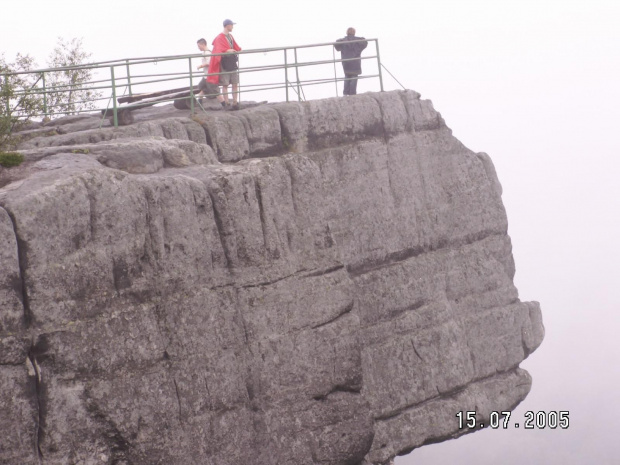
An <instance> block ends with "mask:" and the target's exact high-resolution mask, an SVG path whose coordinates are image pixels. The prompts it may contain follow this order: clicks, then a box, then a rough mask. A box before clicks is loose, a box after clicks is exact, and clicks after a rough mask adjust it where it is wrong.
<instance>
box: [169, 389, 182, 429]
mask: <svg viewBox="0 0 620 465" xmlns="http://www.w3.org/2000/svg"><path fill="white" fill-rule="evenodd" d="M172 381H173V382H174V391H175V393H176V396H177V404H178V405H179V423H181V424H183V409H182V407H181V394H180V393H179V385H178V384H177V380H176V378H172Z"/></svg>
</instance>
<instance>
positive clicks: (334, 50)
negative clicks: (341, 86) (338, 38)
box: [332, 45, 346, 97]
mask: <svg viewBox="0 0 620 465" xmlns="http://www.w3.org/2000/svg"><path fill="white" fill-rule="evenodd" d="M332 56H333V57H334V86H335V87H336V97H338V76H337V75H336V49H335V48H334V46H333V45H332ZM345 78H346V76H345Z"/></svg>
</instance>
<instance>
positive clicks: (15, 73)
mask: <svg viewBox="0 0 620 465" xmlns="http://www.w3.org/2000/svg"><path fill="white" fill-rule="evenodd" d="M35 67H36V64H35V61H34V59H33V58H32V57H31V56H29V55H22V54H19V53H18V54H17V56H16V58H15V61H14V62H12V63H8V62H7V61H6V60H5V59H4V56H0V77H1V81H0V150H5V149H10V148H12V146H13V145H14V144H15V140H14V139H13V137H12V134H13V133H14V132H15V131H16V130H17V129H19V127H20V126H21V125H23V124H25V123H26V122H28V121H29V120H30V119H31V118H33V117H34V116H37V115H40V114H41V113H42V112H43V100H42V98H41V96H40V95H39V94H38V93H37V92H38V91H39V90H38V85H39V84H40V81H41V79H42V76H41V75H40V74H36V73H26V72H27V71H30V70H31V69H32V68H35ZM20 73H22V74H20Z"/></svg>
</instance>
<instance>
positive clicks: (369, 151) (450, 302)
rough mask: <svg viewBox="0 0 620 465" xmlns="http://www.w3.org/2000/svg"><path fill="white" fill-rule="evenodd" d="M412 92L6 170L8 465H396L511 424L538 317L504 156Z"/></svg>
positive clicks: (3, 456)
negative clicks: (472, 417) (470, 429)
mask: <svg viewBox="0 0 620 465" xmlns="http://www.w3.org/2000/svg"><path fill="white" fill-rule="evenodd" d="M419 97H420V96H419V94H417V93H415V92H412V91H405V92H386V93H380V94H364V95H359V96H356V97H350V98H344V99H328V100H322V101H312V102H307V103H289V104H276V105H263V106H260V107H256V108H252V109H248V110H243V111H240V112H236V113H234V114H233V113H224V112H211V113H209V114H207V115H198V116H194V117H191V118H190V117H189V115H188V114H187V113H182V112H177V113H175V115H174V116H175V117H171V116H170V115H169V114H168V113H166V112H167V111H168V110H157V109H154V110H149V112H150V113H149V112H145V113H144V115H145V116H143V117H142V121H141V122H140V121H139V122H137V123H136V124H134V125H132V126H127V127H123V128H119V129H114V128H110V127H104V128H103V129H99V127H98V125H99V123H98V121H97V120H96V119H95V118H87V117H85V118H77V119H65V120H60V121H57V122H54V123H52V125H51V126H50V125H48V126H47V127H44V128H40V129H36V130H31V131H30V137H32V138H30V139H29V140H27V141H25V142H23V143H22V147H21V149H22V152H23V153H24V154H25V155H26V159H27V161H26V162H25V163H24V164H23V165H22V166H20V167H19V168H12V169H11V170H12V171H11V170H4V173H0V181H2V180H3V182H2V183H1V184H0V266H1V271H0V463H2V464H17V463H19V464H136V465H137V464H184V465H186V464H197V465H198V464H210V465H211V464H212V465H241V464H247V465H273V464H282V465H284V464H289V465H318V464H325V465H345V464H349V465H354V464H384V463H387V462H388V461H389V460H390V459H391V458H393V457H394V456H395V455H397V454H399V453H405V452H407V451H409V450H411V449H413V448H415V447H419V446H421V445H423V444H425V443H428V442H435V441H439V440H443V439H448V438H451V437H456V436H458V435H460V434H462V433H464V432H465V431H463V430H459V428H458V421H457V418H456V416H455V415H456V413H457V412H459V411H468V410H476V411H477V412H478V414H479V417H480V418H484V417H488V415H489V413H490V412H491V411H502V410H509V409H512V408H514V407H515V406H516V405H517V404H518V403H519V402H520V401H521V400H523V399H524V397H525V396H526V395H527V393H528V391H529V388H530V385H531V380H530V377H529V375H528V374H527V373H526V372H525V371H523V370H521V369H520V368H519V363H520V362H521V361H522V360H523V359H524V358H525V357H527V356H528V355H529V353H530V352H531V351H533V350H534V349H535V348H536V347H537V346H538V345H539V344H540V342H541V340H542V338H543V326H542V321H541V315H540V309H539V306H538V304H537V303H535V302H531V303H524V302H520V301H519V299H518V294H517V290H516V289H515V287H514V285H513V281H512V279H513V275H514V270H515V268H514V262H513V259H512V254H511V243H510V239H509V237H508V236H507V233H506V231H507V219H506V214H505V211H504V208H503V206H502V202H501V197H500V196H501V187H500V184H499V182H498V180H497V177H496V175H495V170H494V168H493V165H492V163H491V160H490V158H489V157H488V156H487V155H486V154H475V153H472V152H471V151H470V150H468V149H467V148H466V147H464V146H463V145H462V144H461V143H460V142H459V141H458V140H456V139H455V138H454V137H453V136H452V134H451V131H450V130H449V129H448V128H447V127H446V125H445V123H444V121H443V120H442V118H441V117H440V115H439V114H438V113H437V112H435V110H434V109H433V108H432V105H431V103H430V102H429V101H424V100H420V98H419ZM162 112H164V113H162ZM138 113H139V112H138ZM138 113H137V114H136V116H139V115H138ZM137 119H138V120H139V119H140V118H137ZM37 134H39V135H38V136H37ZM33 136H34V137H33Z"/></svg>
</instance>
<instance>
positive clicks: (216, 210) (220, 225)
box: [207, 186, 232, 268]
mask: <svg viewBox="0 0 620 465" xmlns="http://www.w3.org/2000/svg"><path fill="white" fill-rule="evenodd" d="M207 193H208V194H209V197H210V198H211V205H212V206H213V218H214V219H215V225H216V227H217V234H218V236H219V238H220V244H221V245H222V250H223V251H224V258H225V259H226V267H227V268H230V267H231V266H232V256H231V255H232V253H231V250H230V249H229V247H228V246H227V244H226V232H225V229H224V222H223V221H222V216H221V212H220V207H218V202H217V198H216V197H217V192H212V190H211V189H209V186H207Z"/></svg>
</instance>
